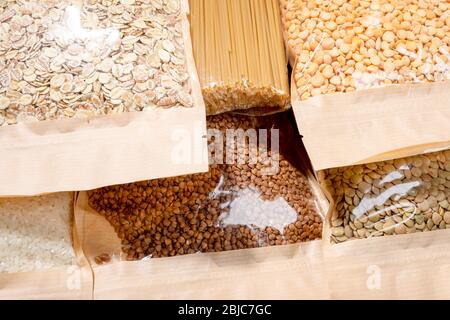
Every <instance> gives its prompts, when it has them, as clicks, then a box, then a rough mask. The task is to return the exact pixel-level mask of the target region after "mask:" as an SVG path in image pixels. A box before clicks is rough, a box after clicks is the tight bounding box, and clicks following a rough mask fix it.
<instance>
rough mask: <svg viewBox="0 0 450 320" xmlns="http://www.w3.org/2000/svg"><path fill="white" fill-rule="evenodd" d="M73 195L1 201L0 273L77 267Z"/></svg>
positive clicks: (64, 194) (60, 194)
mask: <svg viewBox="0 0 450 320" xmlns="http://www.w3.org/2000/svg"><path fill="white" fill-rule="evenodd" d="M72 214H73V194H72V193H55V194H49V195H44V196H37V197H23V198H0V274H1V273H18V272H31V271H39V270H46V269H51V268H57V267H63V266H66V267H68V266H71V265H75V264H76V257H75V251H74V248H73V241H72V236H71V235H72V220H73V215H72Z"/></svg>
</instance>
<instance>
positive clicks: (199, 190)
mask: <svg viewBox="0 0 450 320" xmlns="http://www.w3.org/2000/svg"><path fill="white" fill-rule="evenodd" d="M208 123H209V124H208V127H209V128H214V129H219V130H221V132H225V131H226V129H237V128H241V129H243V130H247V129H249V128H257V127H256V126H255V123H254V122H253V121H252V120H249V118H246V117H239V116H230V115H226V114H224V115H219V116H215V117H210V118H209V119H208ZM210 141H211V140H210ZM251 148H253V147H252V146H250V147H249V146H248V144H238V147H237V148H235V149H234V151H233V152H235V153H236V154H235V156H236V157H235V158H236V159H237V157H238V156H242V155H244V157H247V156H248V154H250V153H252V150H250V149H251ZM230 152H231V151H230ZM267 156H269V157H271V156H274V154H273V152H272V151H271V150H269V151H268V154H267ZM257 160H258V161H256V162H255V163H249V162H245V163H243V164H239V163H235V164H226V163H225V164H212V165H210V169H209V172H207V173H201V174H194V175H187V176H180V177H174V178H167V179H157V180H151V181H145V182H139V183H133V184H126V185H120V186H112V187H106V188H102V189H97V190H93V191H91V192H89V203H90V205H91V206H92V207H93V208H94V209H95V210H96V211H97V212H98V213H99V214H101V215H103V216H104V217H105V218H106V219H107V220H108V221H109V222H110V223H111V224H112V225H113V227H114V228H115V230H116V232H117V234H118V236H119V238H120V239H121V240H122V244H123V251H124V252H125V253H126V255H127V258H128V259H132V260H133V259H142V258H144V257H146V256H151V257H165V256H174V255H180V254H187V253H195V252H214V251H224V250H234V249H245V248H254V247H260V246H267V245H282V244H290V243H297V242H301V241H308V240H313V239H317V238H320V236H321V230H322V219H321V217H320V216H319V214H318V209H317V206H316V199H315V197H314V195H313V193H312V191H311V188H310V185H309V181H308V179H307V178H306V177H305V175H304V174H303V173H302V171H300V170H299V169H297V168H296V167H295V166H294V165H292V164H291V163H290V162H289V161H288V160H287V159H286V158H285V157H284V156H283V155H281V154H279V170H278V171H277V172H276V173H275V174H274V175H267V174H265V169H267V168H268V167H269V166H270V159H269V158H267V157H266V155H264V154H259V155H258V158H257ZM97 260H98V263H103V261H104V260H108V258H107V257H106V259H105V257H103V256H99V257H98V259H97Z"/></svg>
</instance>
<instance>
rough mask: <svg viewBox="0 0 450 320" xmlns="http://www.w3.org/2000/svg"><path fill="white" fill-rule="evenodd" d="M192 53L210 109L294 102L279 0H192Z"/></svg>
mask: <svg viewBox="0 0 450 320" xmlns="http://www.w3.org/2000/svg"><path fill="white" fill-rule="evenodd" d="M189 2H190V8H191V10H190V21H191V34H192V42H193V50H194V58H195V61H196V65H197V70H198V74H199V78H200V83H201V85H202V91H203V98H204V99H205V104H206V110H207V114H208V115H213V114H218V113H223V112H227V111H235V110H239V111H240V112H250V113H251V114H255V115H256V114H259V115H260V114H268V113H273V112H277V111H282V110H284V109H286V108H289V107H290V101H289V82H288V71H287V61H286V54H285V51H284V45H283V37H282V28H281V21H280V12H279V6H278V2H277V1H276V0H241V1H232V0H217V1H209V0H190V1H189Z"/></svg>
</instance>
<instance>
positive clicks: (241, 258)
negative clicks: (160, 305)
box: [75, 192, 329, 299]
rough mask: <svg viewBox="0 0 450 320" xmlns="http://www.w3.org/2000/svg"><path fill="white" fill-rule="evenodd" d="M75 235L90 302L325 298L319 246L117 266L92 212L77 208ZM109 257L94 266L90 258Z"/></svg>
mask: <svg viewBox="0 0 450 320" xmlns="http://www.w3.org/2000/svg"><path fill="white" fill-rule="evenodd" d="M75 218H76V221H77V224H76V225H77V229H78V230H77V231H78V235H79V238H80V242H81V246H82V248H83V250H84V252H85V254H86V257H87V258H88V260H89V262H90V263H91V265H92V269H93V272H94V278H95V290H94V299H320V298H322V299H323V298H327V297H329V292H328V285H327V283H326V281H327V279H326V277H325V269H324V263H323V258H322V250H321V249H320V247H321V241H312V242H309V243H302V244H296V245H288V246H279V247H264V248H257V249H246V250H235V251H227V252H219V253H198V254H191V255H184V256H177V257H170V258H155V259H147V260H146V259H144V260H141V261H132V262H130V261H120V252H121V249H120V240H119V239H118V238H117V236H116V233H115V232H114V230H113V227H112V226H111V225H110V224H109V223H108V221H107V220H106V219H104V218H103V217H102V216H100V215H99V214H97V213H96V212H95V211H94V210H92V209H91V208H90V207H89V205H88V203H87V194H86V193H85V192H81V193H80V195H79V198H78V201H77V204H76V217H75ZM103 253H109V254H111V255H112V257H113V258H112V261H111V262H109V263H106V264H102V265H97V264H96V263H95V257H96V256H98V255H101V254H103Z"/></svg>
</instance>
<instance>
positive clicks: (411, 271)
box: [319, 149, 450, 299]
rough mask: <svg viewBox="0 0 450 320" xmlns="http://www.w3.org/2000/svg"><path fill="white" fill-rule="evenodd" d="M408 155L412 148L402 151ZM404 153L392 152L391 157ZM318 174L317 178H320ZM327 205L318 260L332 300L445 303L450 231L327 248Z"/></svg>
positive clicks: (332, 208)
mask: <svg viewBox="0 0 450 320" xmlns="http://www.w3.org/2000/svg"><path fill="white" fill-rule="evenodd" d="M404 151H405V152H406V153H407V154H410V153H412V151H411V150H407V149H405V150H404ZM402 155H403V153H393V154H392V157H393V158H400V157H402ZM319 176H320V175H319ZM320 182H321V183H322V191H323V192H324V194H325V195H326V197H327V198H328V200H329V202H330V209H329V212H328V214H327V217H326V219H325V221H324V230H323V234H322V241H323V247H322V248H323V256H324V262H325V266H324V267H325V269H326V277H327V279H328V284H329V290H330V292H331V298H332V299H448V298H449V297H450V294H449V292H450V277H449V270H450V230H449V229H447V230H432V231H429V232H417V233H412V234H402V235H385V236H381V237H372V238H367V239H356V240H349V241H346V242H343V243H339V244H331V242H330V237H331V217H332V214H333V213H334V212H335V210H336V203H335V199H333V198H332V196H331V194H330V193H329V192H328V190H327V189H326V187H325V184H324V183H323V181H320Z"/></svg>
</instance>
